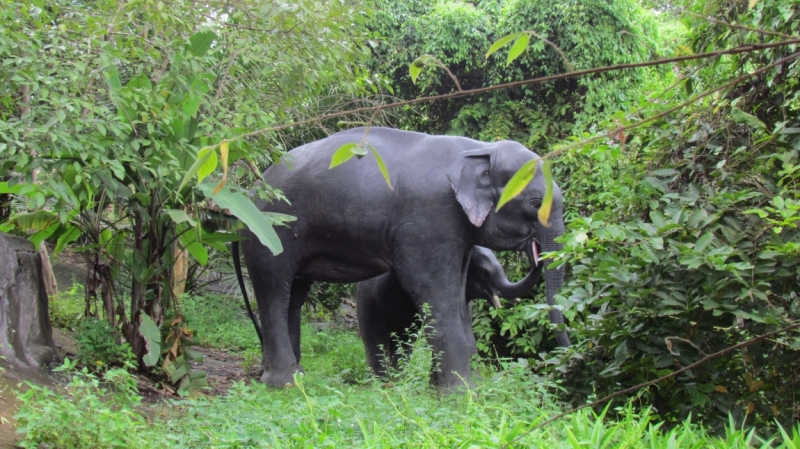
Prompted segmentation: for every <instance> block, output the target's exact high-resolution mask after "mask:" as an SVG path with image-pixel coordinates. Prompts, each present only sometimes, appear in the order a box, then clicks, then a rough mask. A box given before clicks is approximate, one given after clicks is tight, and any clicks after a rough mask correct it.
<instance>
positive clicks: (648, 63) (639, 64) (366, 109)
mask: <svg viewBox="0 0 800 449" xmlns="http://www.w3.org/2000/svg"><path fill="white" fill-rule="evenodd" d="M795 44H800V38H794V39H789V40H784V41H778V42H769V43H765V44H749V45H741V46H738V47H735V48H730V49H727V50H719V51H713V52H708V53H697V54H693V55H684V56H677V57H674V58H667V59H657V60H653V61H645V62H636V63H631V64H619V65H613V66H604V67H596V68H592V69H586V70H579V71H576V72H570V73H562V74H559V75H552V76H543V77H540V78H531V79H527V80H522V81H515V82H511V83H505V84H497V85H494V86H488V87H482V88H479V89H471V90H464V91H459V92H452V93H449V94H442V95H433V96H429V97H422V98H415V99H413V100H406V101H399V102H396V103H389V104H382V105H378V106H371V107H362V108H357V109H353V110H350V111H342V112H335V113H332V114H326V115H321V116H318V117H313V118H310V119H306V120H299V121H296V122H292V123H286V124H283V125H277V126H271V127H269V128H263V129H259V130H256V131H251V132H249V133H244V134H240V135H239V136H236V137H232V138H229V139H226V140H227V141H228V142H232V141H235V140H239V139H244V138H247V137H253V136H257V135H259V134H264V133H267V132H270V131H279V130H282V129H287V128H293V127H297V126H301V125H308V124H311V123H316V122H321V121H324V120H330V119H333V118H338V117H344V116H346V115H352V114H360V113H365V112H372V111H376V110H378V111H382V110H385V109H394V108H398V107H401V106H410V105H414V104H419V103H429V102H432V101H440V100H447V99H451V98H459V97H466V96H470V95H478V94H484V93H488V92H494V91H496V90H504V89H512V88H515V87H521V86H527V85H531V84H541V83H545V82H549V81H556V80H561V79H568V78H574V77H578V76H583V75H591V74H596V73H605V72H611V71H615V70H621V69H634V68H640V67H652V66H656V65H663V64H669V63H673V62H682V61H692V60H695V59H705V58H715V57H719V56H722V55H732V54H740V53H749V52H754V51H758V50H764V49H768V48H777V47H785V46H788V45H795ZM218 146H219V143H216V144H213V145H209V146H206V147H203V148H202V149H206V148H216V147H218Z"/></svg>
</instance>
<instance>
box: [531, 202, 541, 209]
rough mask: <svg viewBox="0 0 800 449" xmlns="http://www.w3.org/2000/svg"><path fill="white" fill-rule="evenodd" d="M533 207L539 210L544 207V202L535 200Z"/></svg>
mask: <svg viewBox="0 0 800 449" xmlns="http://www.w3.org/2000/svg"><path fill="white" fill-rule="evenodd" d="M531 205H532V206H533V207H535V208H537V209H539V208H540V207H542V200H533V201H531Z"/></svg>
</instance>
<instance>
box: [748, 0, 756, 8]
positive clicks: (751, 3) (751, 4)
mask: <svg viewBox="0 0 800 449" xmlns="http://www.w3.org/2000/svg"><path fill="white" fill-rule="evenodd" d="M757 4H758V0H750V1H749V2H747V8H749V9H753V8H755V7H756V5H757Z"/></svg>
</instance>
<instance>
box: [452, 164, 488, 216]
mask: <svg viewBox="0 0 800 449" xmlns="http://www.w3.org/2000/svg"><path fill="white" fill-rule="evenodd" d="M493 154H494V150H493V149H492V148H482V149H479V150H471V151H465V152H463V153H461V154H459V155H458V157H457V158H456V161H455V162H453V165H451V166H450V168H449V169H448V170H447V179H449V180H450V185H451V186H452V187H453V191H454V192H455V193H456V200H457V201H458V203H459V204H461V207H462V208H463V209H464V212H465V213H466V214H467V217H469V221H470V222H471V223H472V224H473V225H475V226H477V227H480V226H481V225H482V224H483V221H484V220H486V217H487V216H488V215H489V212H490V211H491V210H492V206H493V205H494V195H493V192H492V181H491V173H490V169H491V163H492V161H491V159H492V155H493Z"/></svg>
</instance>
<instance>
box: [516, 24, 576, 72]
mask: <svg viewBox="0 0 800 449" xmlns="http://www.w3.org/2000/svg"><path fill="white" fill-rule="evenodd" d="M526 33H528V34H532V35H533V36H535V37H537V38H539V39H541V40H543V41H545V42H547V43H548V44H549V45H550V46H551V47H553V50H555V51H557V52H558V54H559V55H561V59H563V60H564V64H566V65H567V68H568V69H569V71H570V72H574V71H575V67H573V66H572V64H571V63H570V62H569V59H567V55H565V54H564V52H563V51H561V49H560V48H558V45H556V44H554V43H553V42H552V41H551V40H550V39H547V38H546V37H544V36H542V35H541V34H539V33H537V32H535V31H531V30H528V31H526Z"/></svg>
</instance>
